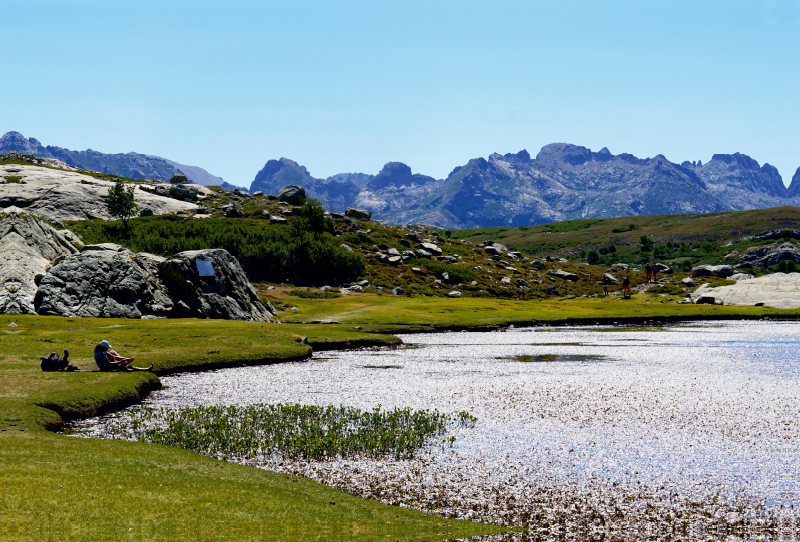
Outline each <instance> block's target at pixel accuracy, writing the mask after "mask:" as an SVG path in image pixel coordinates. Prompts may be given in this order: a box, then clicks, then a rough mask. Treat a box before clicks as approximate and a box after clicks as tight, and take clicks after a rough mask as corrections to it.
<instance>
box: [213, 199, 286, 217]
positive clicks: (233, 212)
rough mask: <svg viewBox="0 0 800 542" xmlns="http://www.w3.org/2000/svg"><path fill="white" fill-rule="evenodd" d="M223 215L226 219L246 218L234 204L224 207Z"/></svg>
mask: <svg viewBox="0 0 800 542" xmlns="http://www.w3.org/2000/svg"><path fill="white" fill-rule="evenodd" d="M222 214H223V216H224V217H225V218H242V217H243V216H244V213H243V212H242V210H241V209H239V208H238V207H236V206H235V205H234V204H233V203H228V204H226V205H223V206H222ZM284 220H285V219H284Z"/></svg>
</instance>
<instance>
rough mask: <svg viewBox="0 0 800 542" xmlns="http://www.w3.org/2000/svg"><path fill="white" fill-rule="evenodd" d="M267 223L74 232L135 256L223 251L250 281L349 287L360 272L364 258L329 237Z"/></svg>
mask: <svg viewBox="0 0 800 542" xmlns="http://www.w3.org/2000/svg"><path fill="white" fill-rule="evenodd" d="M304 224H306V222H305V221H302V222H300V223H299V226H300V227H295V226H279V225H270V224H266V223H265V221H263V220H258V221H257V220H247V219H218V218H206V219H203V220H175V219H174V218H172V217H145V218H133V219H131V220H129V221H128V226H129V227H128V228H127V230H126V228H125V227H124V226H123V224H122V222H120V221H115V222H99V221H89V222H78V223H75V224H73V225H72V226H71V227H72V230H73V231H75V233H77V234H79V235H80V236H81V237H82V238H83V239H84V242H86V243H118V244H120V245H123V246H125V247H127V248H129V249H131V250H134V251H136V252H151V253H153V254H158V255H161V256H170V255H172V254H176V253H178V252H183V251H186V250H201V249H206V248H222V249H225V250H227V251H228V252H230V253H231V254H232V255H233V256H235V257H236V258H237V259H238V260H239V262H240V263H241V264H242V267H243V268H244V270H245V272H246V273H247V276H248V278H249V279H250V280H253V281H262V280H263V281H271V282H282V281H284V280H286V279H289V281H291V282H292V283H293V284H313V283H315V282H320V281H326V282H331V281H338V282H349V281H353V280H355V279H357V278H358V277H359V276H360V275H362V274H363V273H364V269H365V267H366V263H365V261H364V258H363V257H362V256H361V255H360V254H357V253H355V252H350V251H348V250H345V249H343V248H341V247H340V246H339V242H338V241H337V240H336V238H335V237H333V236H332V235H330V234H329V233H327V232H322V233H318V232H310V231H304V230H303V229H302V227H301V226H302V225H304Z"/></svg>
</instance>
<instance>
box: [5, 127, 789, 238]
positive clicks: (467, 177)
mask: <svg viewBox="0 0 800 542" xmlns="http://www.w3.org/2000/svg"><path fill="white" fill-rule="evenodd" d="M10 150H15V151H17V152H20V153H24V154H33V155H36V156H41V157H45V158H56V159H58V160H62V161H63V162H66V163H67V164H70V165H73V166H75V167H79V168H82V169H88V170H93V171H100V172H104V173H111V174H114V175H122V176H126V177H131V178H157V179H164V180H168V179H169V178H170V177H172V175H174V174H175V173H178V172H181V173H183V174H185V175H187V176H188V177H189V179H190V180H192V182H195V183H196V184H202V185H206V186H208V185H214V184H216V185H221V186H223V187H224V188H227V189H229V190H230V189H234V188H236V187H234V186H233V185H230V184H228V183H226V182H224V181H223V180H222V178H220V177H216V176H214V175H211V174H210V173H208V172H207V171H206V170H204V169H202V168H200V167H197V166H186V165H184V164H179V163H177V162H174V161H171V160H167V159H165V158H161V157H158V156H151V155H143V154H137V153H126V154H104V153H100V152H97V151H93V150H90V149H89V150H86V151H70V150H67V149H62V148H60V147H52V146H47V147H45V146H43V145H42V144H41V143H40V142H39V141H38V140H36V139H34V138H30V139H26V138H25V137H24V136H22V134H20V133H18V132H8V133H7V134H5V135H4V136H3V137H2V138H0V153H4V152H8V151H10ZM286 184H297V185H301V186H303V187H305V189H306V191H307V193H308V194H309V195H311V196H313V197H315V198H318V199H320V200H322V201H323V202H324V203H325V204H326V205H327V207H328V208H329V209H331V210H335V211H342V210H344V208H345V207H358V208H363V209H368V210H370V211H372V213H373V216H374V217H375V218H377V219H378V220H381V221H383V222H388V223H396V224H397V223H399V224H408V223H417V222H422V223H426V224H433V225H437V226H441V227H449V228H468V227H481V226H506V225H507V226H523V225H530V224H541V223H545V222H554V221H560V220H569V219H577V218H606V217H613V216H625V215H643V214H669V213H703V212H714V211H727V210H745V209H758V208H767V207H776V206H780V205H800V168H798V170H797V172H796V173H795V175H794V177H793V178H792V183H791V185H790V186H789V188H786V187H785V186H784V184H783V180H782V178H781V176H780V174H779V173H778V170H777V169H776V168H775V167H773V166H771V165H769V164H764V165H763V166H761V165H759V163H758V162H757V161H756V160H754V159H752V158H750V157H749V156H747V155H745V154H740V153H738V152H737V153H734V154H715V155H713V156H712V158H711V160H709V161H708V162H706V163H705V164H703V163H702V162H700V161H697V162H688V161H686V162H683V163H681V164H677V163H673V162H670V161H669V160H667V159H666V158H665V157H664V156H663V155H658V156H655V157H653V158H637V157H635V156H633V155H631V154H627V153H623V154H618V155H614V154H612V153H611V152H610V151H609V150H608V149H607V148H603V149H601V150H600V151H598V152H592V151H591V150H590V149H587V148H586V147H581V146H578V145H571V144H568V143H553V144H550V145H546V146H544V147H542V149H541V150H540V151H539V153H538V154H537V155H536V157H535V158H532V157H531V156H530V154H529V153H528V152H527V151H526V150H522V151H520V152H518V153H515V154H497V153H495V154H492V155H490V156H489V157H488V158H486V159H484V158H474V159H472V160H470V161H469V162H467V163H466V164H464V165H463V166H458V167H456V168H454V169H453V171H451V172H450V174H449V175H448V176H447V178H446V179H434V178H433V177H429V176H426V175H421V174H419V173H416V174H415V173H413V172H412V171H411V168H409V167H408V166H407V165H406V164H403V163H401V162H389V163H387V164H386V165H385V166H384V167H383V169H381V171H380V172H378V174H377V175H372V174H367V173H340V174H338V175H333V176H331V177H328V178H325V179H318V178H315V177H313V176H312V175H311V174H310V173H309V172H308V170H307V169H306V168H305V167H303V166H302V165H300V164H298V163H296V162H294V161H292V160H290V159H288V158H281V159H280V160H269V161H268V162H267V163H266V164H265V165H264V167H263V168H262V169H261V171H259V172H258V174H257V175H256V177H255V179H254V180H253V182H252V184H251V186H250V191H251V192H255V191H262V192H264V193H265V194H277V193H278V191H279V190H280V189H281V188H282V187H283V186H284V185H286Z"/></svg>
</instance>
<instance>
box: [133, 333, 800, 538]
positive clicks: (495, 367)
mask: <svg viewBox="0 0 800 542" xmlns="http://www.w3.org/2000/svg"><path fill="white" fill-rule="evenodd" d="M402 338H403V341H404V342H405V343H406V344H407V345H412V346H416V347H411V348H402V349H398V350H377V351H376V350H363V351H351V352H333V353H332V352H324V353H320V354H316V355H315V356H314V359H313V360H312V361H308V362H300V363H288V364H281V365H270V366H265V367H250V368H241V369H226V370H221V371H214V372H207V373H197V374H187V375H179V376H173V377H165V378H164V379H163V381H164V383H165V384H166V385H168V386H169V387H168V388H167V389H165V390H163V391H160V392H157V393H155V394H153V396H152V397H151V398H150V399H149V400H148V402H152V403H154V404H156V405H158V406H169V405H172V406H183V405H210V404H243V403H257V402H262V403H302V404H313V405H331V404H333V405H339V404H343V405H346V406H354V407H358V408H362V409H368V408H372V407H374V406H377V405H381V406H382V407H384V408H393V407H396V406H397V407H406V406H408V407H412V408H415V409H438V410H439V411H442V412H457V411H461V410H466V411H469V412H470V413H471V414H472V415H474V416H476V417H477V418H478V422H477V424H476V426H475V428H473V429H467V428H453V429H452V434H453V435H455V436H456V438H457V440H456V442H455V444H454V446H453V447H452V449H449V448H448V449H442V448H438V447H436V448H433V449H431V450H430V451H429V452H426V453H424V454H421V455H420V456H419V457H418V458H417V459H414V460H410V461H380V462H376V461H367V460H333V461H328V462H324V463H314V462H288V461H285V460H281V459H274V458H273V459H272V460H268V461H265V462H263V464H262V466H265V467H267V468H271V469H275V470H280V471H283V472H292V473H297V474H302V475H304V476H309V477H311V478H314V479H318V480H320V481H323V482H325V483H328V484H329V485H333V486H335V487H340V488H342V489H345V490H346V491H349V492H351V493H354V494H359V495H363V496H367V497H370V498H375V499H378V500H382V501H384V502H389V503H392V504H400V505H404V506H413V507H415V508H420V509H423V510H428V511H435V512H437V513H441V514H444V515H449V516H455V517H465V518H471V519H481V520H485V521H493V522H498V523H506V524H520V523H526V522H528V521H533V520H532V519H531V518H533V517H536V516H535V514H540V519H541V521H544V520H545V519H546V518H547V517H550V516H552V517H555V516H557V515H558V513H560V512H559V507H566V508H563V509H562V511H563V510H567V511H569V510H573V514H574V515H576V516H580V514H581V513H582V512H581V509H582V508H581V507H583V509H584V511H585V510H586V508H587V507H589V508H591V509H592V510H601V511H603V514H604V517H607V518H615V517H618V518H621V517H625V518H627V519H626V521H632V518H633V517H634V516H635V515H636V514H639V516H642V515H643V514H644V511H646V510H650V509H651V508H653V509H657V510H658V511H657V512H652V514H654V515H653V517H660V518H662V520H663V518H670V517H672V518H673V519H674V518H675V517H685V518H688V521H700V522H702V521H704V520H703V515H702V514H696V515H692V513H691V510H692V507H693V504H692V503H698V504H699V505H700V506H701V507H702V508H703V509H704V510H705V511H706V512H708V513H709V514H710V517H711V518H716V519H714V521H717V520H718V519H719V518H720V517H723V518H725V519H726V521H728V522H729V523H735V522H736V521H740V520H743V519H744V520H746V519H747V518H750V519H751V520H754V521H755V520H756V519H758V518H765V517H771V515H773V516H774V515H775V514H783V516H781V517H784V518H785V521H789V522H790V523H794V525H795V528H796V521H797V517H796V515H793V514H794V512H791V514H790V516H791V517H789V516H786V514H787V512H786V511H785V510H788V509H790V507H792V506H793V507H795V508H796V507H798V505H799V504H800V482H798V478H797V473H796V470H797V469H796V466H795V463H796V458H797V452H798V444H797V443H798V432H797V424H798V419H799V418H800V416H798V412H800V400H799V399H798V384H800V371H799V370H798V369H799V368H800V354H798V349H797V347H798V345H799V344H800V326H798V325H797V324H791V323H774V322H770V323H765V322H756V323H752V322H734V323H703V324H692V325H688V324H687V325H677V326H669V327H664V328H656V327H641V328H631V327H615V328H601V327H578V328H533V329H520V330H513V331H508V332H492V333H444V334H427V335H408V336H403V337H402ZM545 496H546V497H545ZM576 503H577V504H576ZM575 506H577V510H574V509H573V507H575ZM648 506H650V507H651V508H648ZM781 507H783V508H784V512H779V511H780V510H781ZM695 508H696V507H695ZM677 511H681V513H680V514H678V515H677V516H676V514H677ZM684 512H685V513H686V514H687V515H686V516H683V514H684ZM632 514H633V515H632ZM670 514H672V515H670ZM732 514H733V515H732ZM542 518H544V519H542ZM786 518H788V519H786ZM609 521H610V519H609ZM760 521H761V520H760ZM780 521H784V520H779V522H780Z"/></svg>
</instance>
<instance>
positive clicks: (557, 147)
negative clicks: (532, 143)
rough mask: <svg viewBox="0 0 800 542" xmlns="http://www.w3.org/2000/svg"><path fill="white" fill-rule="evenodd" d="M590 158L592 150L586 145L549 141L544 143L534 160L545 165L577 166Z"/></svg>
mask: <svg viewBox="0 0 800 542" xmlns="http://www.w3.org/2000/svg"><path fill="white" fill-rule="evenodd" d="M591 159H592V151H591V150H589V149H587V148H586V147H581V146H578V145H572V144H570V143H551V144H550V145H545V146H544V147H542V150H540V151H539V154H537V155H536V162H537V163H539V164H541V165H542V166H545V167H548V166H549V167H554V166H557V165H558V164H568V165H571V166H579V165H581V164H585V163H586V162H589V161H590V160H591Z"/></svg>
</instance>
